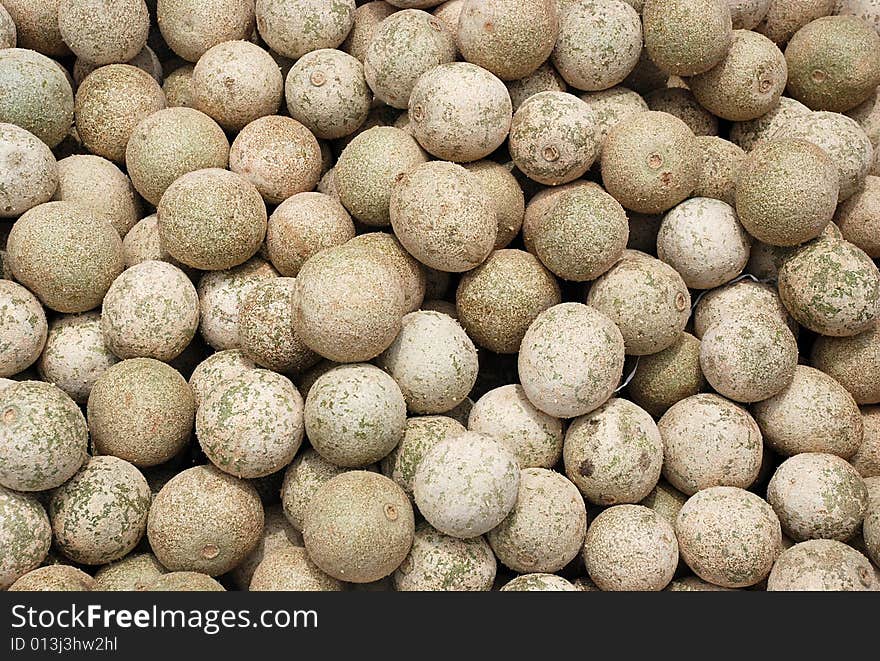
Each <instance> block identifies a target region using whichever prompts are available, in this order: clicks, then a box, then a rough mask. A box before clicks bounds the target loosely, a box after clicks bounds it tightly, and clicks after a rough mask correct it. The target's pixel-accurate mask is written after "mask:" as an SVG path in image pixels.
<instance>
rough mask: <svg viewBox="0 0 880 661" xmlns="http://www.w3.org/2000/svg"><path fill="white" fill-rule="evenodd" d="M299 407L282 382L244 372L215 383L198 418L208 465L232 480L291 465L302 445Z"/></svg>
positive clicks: (282, 379)
mask: <svg viewBox="0 0 880 661" xmlns="http://www.w3.org/2000/svg"><path fill="white" fill-rule="evenodd" d="M303 429H304V426H303V401H302V397H301V396H300V394H299V392H298V391H297V390H296V388H295V387H294V385H293V384H292V383H291V382H290V380H289V379H287V378H286V377H284V376H282V375H280V374H276V373H275V372H270V371H268V370H263V369H251V370H246V371H244V372H242V373H241V374H239V375H238V376H234V377H232V378H229V379H226V380H224V381H222V382H221V383H219V384H218V385H217V387H215V388H214V389H213V390H211V392H210V393H209V394H208V395H207V396H206V397H205V399H204V401H202V402H201V405H200V406H199V408H198V411H197V412H196V436H197V437H198V439H199V445H200V446H201V448H202V450H204V452H205V454H206V455H207V456H208V459H210V460H211V462H212V463H213V464H214V465H215V466H217V467H218V468H219V469H220V470H222V471H225V472H226V473H229V474H231V475H235V476H236V477H244V478H255V477H263V476H266V475H271V474H272V473H275V472H276V471H278V470H281V469H282V468H284V467H285V466H287V464H289V463H290V462H291V460H292V459H293V457H294V456H295V455H296V452H297V450H299V447H300V444H301V443H302V439H303Z"/></svg>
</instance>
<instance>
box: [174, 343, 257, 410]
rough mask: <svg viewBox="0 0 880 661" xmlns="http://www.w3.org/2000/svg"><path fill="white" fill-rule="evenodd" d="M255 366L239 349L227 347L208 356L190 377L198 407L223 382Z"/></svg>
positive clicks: (190, 384)
mask: <svg viewBox="0 0 880 661" xmlns="http://www.w3.org/2000/svg"><path fill="white" fill-rule="evenodd" d="M255 368H256V364H255V363H254V362H253V361H252V360H251V359H250V358H248V357H247V356H245V354H244V352H242V351H240V350H238V349H226V350H223V351H218V352H217V353H214V354H211V355H210V356H208V357H207V358H206V359H205V360H203V361H202V362H201V363H199V365H198V366H197V367H196V368H195V370H193V373H192V376H191V377H190V379H189V386H190V388H192V393H193V401H194V402H195V406H196V408H198V407H199V406H201V403H202V402H203V401H204V400H205V399H206V398H207V396H208V395H209V394H210V393H211V392H212V391H213V390H214V389H215V388H217V386H219V385H220V384H221V383H224V382H226V381H228V380H230V379H232V378H235V377H236V376H239V375H240V374H242V373H244V372H246V371H248V370H252V369H255Z"/></svg>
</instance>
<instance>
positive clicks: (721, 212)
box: [657, 197, 751, 289]
mask: <svg viewBox="0 0 880 661" xmlns="http://www.w3.org/2000/svg"><path fill="white" fill-rule="evenodd" d="M750 250H751V240H750V239H749V235H748V234H746V231H745V229H743V226H742V225H741V224H740V222H739V218H738V217H737V214H736V212H735V211H734V209H733V207H731V206H730V205H729V204H727V203H726V202H721V201H720V200H713V199H710V198H707V197H695V198H691V199H689V200H686V201H684V202H682V203H681V204H679V205H678V206H677V207H675V208H674V209H672V210H671V211H669V212H668V213H667V214H666V216H665V217H664V218H663V222H662V223H661V224H660V231H659V233H658V235H657V256H658V257H659V258H660V259H661V260H663V261H664V262H666V263H667V264H669V265H670V266H672V267H673V268H674V269H675V270H676V271H678V273H679V274H680V275H681V276H682V279H683V280H684V282H685V284H686V285H687V286H688V287H690V288H692V289H712V288H713V287H719V286H721V285H723V284H725V283H727V282H729V281H730V280H732V279H733V278H735V277H736V276H737V275H739V274H740V272H742V270H743V268H745V266H746V264H747V263H748V261H749V253H750Z"/></svg>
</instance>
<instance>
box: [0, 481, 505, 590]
mask: <svg viewBox="0 0 880 661" xmlns="http://www.w3.org/2000/svg"><path fill="white" fill-rule="evenodd" d="M51 542H52V528H51V526H50V525H49V518H48V517H47V516H46V511H45V510H44V509H43V506H42V505H41V504H40V502H39V501H38V500H37V499H36V498H35V497H34V496H31V495H29V494H24V493H19V492H17V491H13V490H12V489H6V488H5V487H0V590H6V589H7V588H8V587H9V586H10V585H12V584H13V583H15V581H16V580H18V579H19V578H21V577H22V576H24V575H25V574H27V573H28V572H30V571H33V570H34V569H36V568H37V567H39V566H40V563H42V562H43V560H45V558H46V554H47V553H48V552H49V546H50V545H51ZM490 555H491V552H490ZM493 561H494V558H493ZM494 577H495V573H494V571H493V572H492V578H493V579H494Z"/></svg>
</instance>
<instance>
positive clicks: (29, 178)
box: [0, 124, 66, 218]
mask: <svg viewBox="0 0 880 661" xmlns="http://www.w3.org/2000/svg"><path fill="white" fill-rule="evenodd" d="M65 160H66V159H65ZM0 169H2V170H3V184H2V187H0V218H15V217H17V216H20V215H21V214H23V213H24V212H25V211H27V210H28V209H32V208H33V207H35V206H37V205H38V204H43V203H44V202H48V201H49V200H51V199H52V196H53V194H54V193H55V191H56V190H57V188H58V177H59V172H58V165H57V164H56V161H55V156H54V155H53V154H52V151H51V150H50V149H49V147H47V146H46V144H45V143H44V142H43V141H41V140H39V139H38V138H37V137H36V136H35V135H34V134H33V133H31V132H29V131H26V130H25V129H23V128H21V127H19V126H16V125H14V124H0Z"/></svg>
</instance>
